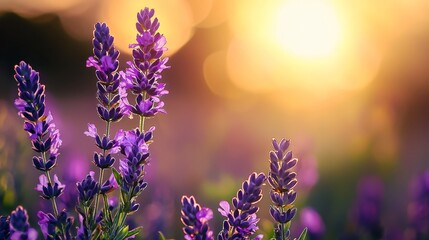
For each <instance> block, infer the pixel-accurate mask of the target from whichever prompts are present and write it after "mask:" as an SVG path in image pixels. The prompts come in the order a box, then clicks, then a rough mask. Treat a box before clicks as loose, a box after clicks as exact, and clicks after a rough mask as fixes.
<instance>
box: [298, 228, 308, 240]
mask: <svg viewBox="0 0 429 240" xmlns="http://www.w3.org/2000/svg"><path fill="white" fill-rule="evenodd" d="M306 238H307V228H304V230H302V233H301V235H300V236H299V238H298V240H305V239H306Z"/></svg>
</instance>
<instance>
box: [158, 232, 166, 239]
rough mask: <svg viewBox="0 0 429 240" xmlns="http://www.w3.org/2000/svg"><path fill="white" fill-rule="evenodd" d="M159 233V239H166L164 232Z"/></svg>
mask: <svg viewBox="0 0 429 240" xmlns="http://www.w3.org/2000/svg"><path fill="white" fill-rule="evenodd" d="M158 234H159V240H166V239H165V237H164V234H162V232H158Z"/></svg>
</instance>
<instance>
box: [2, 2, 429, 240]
mask: <svg viewBox="0 0 429 240" xmlns="http://www.w3.org/2000/svg"><path fill="white" fill-rule="evenodd" d="M145 6H147V7H149V8H154V9H155V11H156V16H157V17H158V19H159V21H160V22H161V29H160V32H162V33H164V34H165V36H166V38H167V47H168V48H169V51H168V52H167V55H169V57H170V60H169V64H168V65H170V66H171V69H168V70H166V71H165V72H164V77H163V82H166V83H167V89H168V90H169V91H170V94H169V95H167V96H166V97H164V102H165V104H166V110H167V112H168V114H166V115H158V116H157V117H156V118H154V119H152V120H149V121H148V122H147V123H146V124H147V126H152V125H153V126H156V132H155V139H154V140H155V141H154V143H153V144H152V145H151V155H152V161H151V165H150V166H149V167H148V175H147V181H148V183H149V187H148V188H147V189H146V190H145V192H144V193H143V194H142V197H141V202H142V204H143V205H142V207H141V209H140V210H139V212H138V213H136V214H135V216H134V221H135V223H136V225H143V226H144V229H143V234H142V235H143V236H145V238H146V239H154V238H155V237H154V235H153V234H154V233H156V232H157V231H158V230H162V231H163V232H164V233H165V235H166V236H167V237H171V238H176V239H181V238H183V237H182V234H181V224H180V219H179V216H180V209H179V207H180V197H181V196H182V195H184V194H186V195H194V196H195V197H196V198H197V200H198V201H199V202H200V203H201V204H202V205H205V206H207V207H211V208H212V209H213V210H215V221H213V222H212V227H213V228H214V229H215V233H217V232H218V231H219V230H220V228H221V221H222V219H221V217H220V215H219V214H217V211H216V209H217V206H218V202H219V201H220V200H223V199H226V200H230V199H231V198H232V197H233V196H234V195H235V193H236V191H237V189H238V188H239V187H240V184H241V182H242V181H244V180H245V179H246V178H247V176H248V175H249V174H250V173H251V172H253V171H256V172H265V173H267V172H268V156H269V155H268V152H269V151H270V150H271V148H272V146H271V144H270V141H271V139H272V138H273V137H274V138H277V139H280V138H288V139H291V141H292V145H291V148H292V149H293V151H294V155H295V156H296V157H297V158H298V159H299V161H300V162H299V165H298V168H297V169H296V171H297V173H298V180H299V183H298V187H297V191H298V201H297V206H298V216H297V217H296V218H295V219H294V220H293V223H292V226H293V227H292V228H293V233H294V234H297V233H298V232H299V230H301V228H302V226H303V224H304V225H307V226H309V228H310V230H312V231H313V234H314V235H312V239H372V238H375V236H377V235H378V232H379V230H380V229H378V228H377V226H378V225H380V226H379V227H381V228H382V229H383V232H384V237H383V239H416V238H417V234H416V232H417V231H426V233H429V229H428V228H429V227H428V226H429V193H428V191H429V176H428V175H429V174H426V180H422V179H421V177H420V178H419V176H421V175H422V174H423V173H424V172H425V171H428V170H429V124H428V123H429V14H428V13H429V1H428V0H409V1H405V0H393V1H369V0H364V1H356V0H351V1H339V0H332V1H328V0H314V1H311V0H300V1H298V0H269V1H260V0H255V1H244V0H233V1H227V0H205V1H199V0H169V1H166V0H164V1H155V0H151V1H134V0H133V1H101V0H93V1H82V0H64V1H48V0H41V1H28V0H14V1H11V0H0V36H1V37H0V214H7V213H10V211H11V210H13V209H15V207H16V205H18V204H22V205H24V206H25V207H26V208H27V209H28V211H29V214H30V220H32V224H33V226H36V225H37V223H36V212H37V210H38V209H39V208H41V207H44V206H41V205H42V204H43V200H42V199H41V198H39V197H38V196H37V193H36V191H34V190H33V189H34V188H35V185H36V184H35V183H36V182H37V175H38V173H37V172H36V170H34V168H33V167H32V164H31V156H32V152H31V146H30V143H29V141H28V139H27V137H26V135H25V132H24V131H23V130H22V123H21V119H20V118H19V117H18V115H17V114H16V110H15V109H14V106H13V101H14V99H15V98H16V96H17V90H16V83H15V80H14V79H13V74H14V72H13V66H14V65H15V64H17V63H18V62H19V61H20V60H25V61H27V62H28V63H30V64H31V65H32V66H33V67H34V68H35V69H36V70H37V71H39V72H40V76H41V81H42V83H43V84H45V85H46V88H47V105H48V108H49V110H50V111H52V113H53V115H54V119H55V121H56V124H57V126H58V127H59V129H60V132H61V138H62V140H63V146H62V148H61V150H60V151H61V155H60V158H59V162H58V168H56V169H55V170H54V171H55V172H56V173H57V174H60V175H61V178H62V179H65V181H66V184H67V188H66V194H65V196H64V198H65V199H67V198H72V197H73V194H75V193H74V191H75V185H74V182H75V181H76V180H77V179H82V178H83V177H84V176H85V175H86V174H87V173H88V171H89V170H90V169H94V168H93V166H92V163H91V159H92V154H93V152H94V151H95V150H96V148H95V146H94V145H93V139H91V138H88V137H86V136H84V134H83V132H84V131H85V130H86V128H87V123H88V122H90V123H96V124H98V125H99V126H101V125H100V124H101V121H100V120H99V119H98V117H97V115H96V104H97V100H96V99H95V91H96V86H95V83H96V79H95V76H94V71H93V69H87V68H86V67H85V61H86V59H87V57H88V56H90V55H91V54H92V44H91V39H92V31H93V26H94V24H95V23H96V22H98V21H103V22H106V23H107V24H108V25H109V26H110V29H111V33H112V34H113V35H114V36H115V42H116V46H117V47H119V49H120V52H121V55H120V68H121V69H123V68H124V67H125V66H126V64H125V62H126V61H128V60H131V55H130V53H131V52H130V50H129V49H128V44H129V43H133V42H135V35H136V31H135V21H136V13H137V12H138V11H139V10H140V9H142V8H144V7H145ZM137 121H138V120H137V119H133V120H129V119H124V120H123V121H122V122H121V123H120V124H114V125H113V128H114V129H116V130H117V129H119V128H126V129H130V128H134V127H136V126H137ZM425 181H426V182H425ZM425 184H426V185H425ZM419 186H420V187H421V186H423V187H421V188H422V189H423V190H421V191H420V190H419V189H420V188H419ZM424 186H426V187H427V188H426V190H424ZM416 189H417V190H416ZM419 191H420V192H419ZM425 194H426V195H425ZM264 195H265V196H268V187H266V189H265V194H264ZM420 195H423V197H422V198H423V199H426V201H427V205H426V208H424V207H421V206H420V205H418V204H417V203H416V202H418V201H419V200H421V198H418V196H420ZM424 196H425V197H426V198H424ZM423 201H424V200H423ZM268 205H269V198H268V197H266V198H264V200H263V201H262V202H261V204H260V206H261V210H260V217H261V218H262V220H261V224H260V228H261V231H262V232H263V233H266V234H268V233H269V232H270V231H271V228H272V225H271V223H270V222H269V221H270V216H269V213H268V209H269V208H268ZM312 209H314V210H315V211H316V212H318V214H319V215H320V219H319V218H318V217H317V215H315V214H317V213H315V212H314V211H313V210H312ZM416 209H418V210H416ZM416 212H417V213H419V214H420V215H418V214H417V213H416ZM300 214H301V216H300ZM416 214H417V215H416ZM425 214H426V215H425ZM415 219H420V220H419V222H420V223H421V224H423V226H422V227H421V229H423V230H416V229H420V227H416V224H415ZM424 219H426V220H424ZM318 220H320V221H321V222H319V221H318ZM425 221H426V222H425ZM322 222H323V223H322ZM425 223H427V225H426V226H425V225H424V224H425ZM310 226H311V227H310ZM374 226H375V227H374ZM322 234H323V236H322ZM319 235H320V236H319Z"/></svg>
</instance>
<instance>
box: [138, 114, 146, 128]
mask: <svg viewBox="0 0 429 240" xmlns="http://www.w3.org/2000/svg"><path fill="white" fill-rule="evenodd" d="M144 119H145V117H144V116H141V115H140V123H139V130H140V132H143V130H144Z"/></svg>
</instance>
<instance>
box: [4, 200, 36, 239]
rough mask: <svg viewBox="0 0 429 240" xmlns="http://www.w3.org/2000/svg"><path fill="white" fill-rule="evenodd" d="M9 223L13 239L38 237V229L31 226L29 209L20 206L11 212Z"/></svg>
mask: <svg viewBox="0 0 429 240" xmlns="http://www.w3.org/2000/svg"><path fill="white" fill-rule="evenodd" d="M9 225H10V239H11V240H20V239H28V240H36V239H37V231H36V230H35V229H34V228H30V224H29V223H28V215H27V211H26V210H25V209H24V208H23V207H21V206H18V207H17V208H16V209H15V211H13V212H12V213H11V214H10V224H9Z"/></svg>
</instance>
